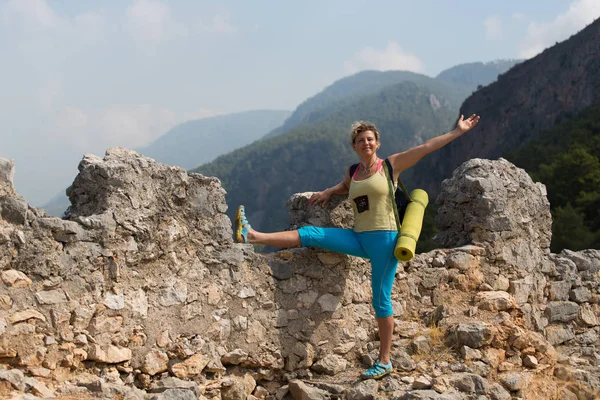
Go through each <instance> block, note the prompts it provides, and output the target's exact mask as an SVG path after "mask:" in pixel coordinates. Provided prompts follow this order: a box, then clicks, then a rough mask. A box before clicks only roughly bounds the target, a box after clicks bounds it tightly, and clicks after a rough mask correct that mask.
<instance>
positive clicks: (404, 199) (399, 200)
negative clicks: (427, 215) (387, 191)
mask: <svg viewBox="0 0 600 400" xmlns="http://www.w3.org/2000/svg"><path fill="white" fill-rule="evenodd" d="M384 161H385V165H386V166H387V168H388V171H389V173H390V174H389V176H390V179H393V176H394V169H393V168H392V163H390V160H388V159H387V158H386V159H385V160H384ZM358 165H359V164H352V165H351V166H350V178H352V176H353V175H354V172H356V169H357V168H358ZM393 183H394V182H392V184H393ZM394 199H395V200H396V207H397V209H398V216H399V217H400V218H399V221H398V222H399V224H402V221H403V220H404V213H405V212H406V207H407V206H408V203H409V202H410V201H411V200H410V195H409V194H408V191H407V190H406V187H405V186H404V184H403V183H402V181H401V180H400V177H399V176H398V185H397V186H396V191H395V192H394Z"/></svg>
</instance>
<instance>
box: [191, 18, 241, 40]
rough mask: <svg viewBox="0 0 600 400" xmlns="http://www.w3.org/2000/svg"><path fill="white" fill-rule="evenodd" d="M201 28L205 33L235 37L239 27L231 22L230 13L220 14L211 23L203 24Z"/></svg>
mask: <svg viewBox="0 0 600 400" xmlns="http://www.w3.org/2000/svg"><path fill="white" fill-rule="evenodd" d="M200 26H201V27H202V29H203V30H204V31H206V32H210V33H214V34H217V35H235V34H236V33H237V32H238V29H237V27H236V26H235V25H234V24H233V23H232V22H231V15H230V14H229V13H218V14H216V15H215V16H214V17H213V18H212V19H211V21H210V22H209V23H204V22H201V23H200Z"/></svg>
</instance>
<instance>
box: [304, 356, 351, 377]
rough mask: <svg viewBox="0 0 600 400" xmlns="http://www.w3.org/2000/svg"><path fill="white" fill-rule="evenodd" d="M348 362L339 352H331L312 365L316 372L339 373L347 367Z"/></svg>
mask: <svg viewBox="0 0 600 400" xmlns="http://www.w3.org/2000/svg"><path fill="white" fill-rule="evenodd" d="M347 364H348V362H347V361H346V360H345V359H344V358H342V357H340V356H338V355H337V354H329V355H327V356H325V357H324V358H322V359H320V360H319V361H317V362H316V363H314V364H313V365H312V366H311V369H312V370H314V371H316V372H321V373H325V374H328V375H337V374H338V373H340V372H342V371H344V370H345V369H346V366H347Z"/></svg>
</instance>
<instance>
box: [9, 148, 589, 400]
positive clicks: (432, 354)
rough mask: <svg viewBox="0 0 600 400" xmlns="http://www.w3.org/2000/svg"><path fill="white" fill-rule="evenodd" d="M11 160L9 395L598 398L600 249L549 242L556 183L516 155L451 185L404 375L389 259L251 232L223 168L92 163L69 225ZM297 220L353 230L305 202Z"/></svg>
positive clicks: (410, 292) (416, 300) (293, 203)
mask: <svg viewBox="0 0 600 400" xmlns="http://www.w3.org/2000/svg"><path fill="white" fill-rule="evenodd" d="M13 175H14V163H13V162H12V161H10V160H6V159H0V216H1V218H0V277H1V281H2V282H1V283H0V397H2V398H15V399H37V398H56V399H139V400H142V399H153V400H160V399H164V400H167V399H182V400H187V399H223V400H238V399H239V400H252V399H271V400H283V399H303V400H304V399H348V400H363V399H379V398H386V399H488V398H489V399H510V398H522V399H540V398H542V399H592V398H596V396H598V394H599V393H600V378H599V377H600V350H599V346H600V341H599V334H600V285H599V282H600V279H599V278H600V251H598V250H585V251H580V252H573V251H568V250H565V251H563V252H562V253H560V254H552V253H551V252H550V250H549V244H550V232H551V223H552V221H551V215H550V211H549V203H548V200H547V199H546V193H545V188H544V186H543V185H542V184H540V183H534V182H532V181H531V179H530V178H529V176H528V175H527V174H526V173H525V172H524V171H523V170H520V169H518V168H516V167H515V166H514V165H512V164H510V163H509V162H507V161H506V160H504V159H499V160H497V161H489V160H481V159H474V160H470V161H468V162H466V163H464V164H463V165H462V166H460V167H459V168H458V169H457V170H456V171H455V172H454V175H453V177H452V178H451V179H448V180H446V181H445V182H444V183H443V187H442V192H441V194H440V196H439V197H438V199H437V202H438V204H439V214H438V217H437V223H438V225H439V226H440V228H441V232H440V233H439V235H438V239H439V240H440V242H441V243H442V244H443V245H444V246H445V247H447V248H445V249H438V250H434V251H431V252H428V253H425V254H419V255H417V256H416V257H415V258H414V259H413V260H412V261H410V262H408V263H404V264H401V265H400V267H399V268H398V272H397V276H396V283H395V287H394V292H393V300H394V311H395V316H394V318H395V321H396V326H395V336H394V342H393V348H392V359H393V362H394V366H395V372H394V373H392V374H391V375H389V376H387V377H384V378H383V379H381V380H379V381H375V380H366V381H360V380H358V377H359V375H360V372H361V371H362V370H363V369H364V368H366V367H368V366H369V365H370V364H371V363H372V362H373V361H374V359H375V357H376V356H377V349H378V343H377V330H376V326H375V321H374V316H373V312H372V309H371V306H370V298H371V296H370V278H369V273H370V271H369V264H368V263H367V262H366V261H365V260H363V259H359V258H355V257H349V256H345V255H340V254H336V253H331V252H327V251H322V250H318V249H310V248H307V249H288V250H282V251H278V252H275V253H271V254H256V253H255V252H254V250H253V247H252V246H251V245H244V244H236V243H233V241H232V227H231V221H230V219H229V218H228V217H227V216H226V215H225V211H226V210H227V204H226V202H225V191H224V189H223V188H222V187H221V185H220V182H219V180H218V179H216V178H213V177H206V176H203V175H200V174H194V173H190V174H188V173H186V171H184V170H182V169H180V168H177V167H171V166H167V165H164V164H160V163H157V162H155V161H154V160H152V159H149V158H146V157H143V156H140V155H138V154H137V153H135V152H133V151H129V150H125V149H121V148H113V149H110V150H108V151H107V153H106V155H105V157H104V158H99V157H96V156H91V155H86V156H85V157H84V158H83V160H82V162H81V163H80V165H79V175H78V176H77V178H76V179H75V181H74V182H73V185H72V186H71V187H70V188H69V189H68V195H69V198H70V199H71V203H72V205H71V207H70V208H69V209H68V210H67V213H66V216H65V218H64V219H60V218H55V217H48V216H46V215H45V212H44V211H43V210H40V209H36V208H34V207H32V206H30V205H29V204H28V203H27V202H26V201H25V199H23V198H22V197H21V196H20V195H18V194H17V193H16V192H15V189H14V187H13ZM288 209H289V210H290V218H291V223H292V226H293V227H298V226H302V225H305V224H309V223H310V224H317V225H321V226H344V227H348V226H351V224H352V213H351V209H350V207H349V204H348V202H347V201H345V199H343V198H338V199H335V201H332V202H330V204H329V205H328V207H327V208H325V209H323V208H320V207H315V208H311V207H309V205H308V194H306V193H304V194H297V195H295V196H293V197H292V198H291V199H290V200H289V201H288Z"/></svg>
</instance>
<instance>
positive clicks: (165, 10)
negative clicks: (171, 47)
mask: <svg viewBox="0 0 600 400" xmlns="http://www.w3.org/2000/svg"><path fill="white" fill-rule="evenodd" d="M126 15H127V24H128V27H129V29H130V31H131V33H132V35H133V37H134V38H135V39H136V40H137V41H139V42H160V41H163V40H165V39H168V38H170V37H172V36H180V35H185V27H184V25H182V24H180V23H178V22H176V21H175V20H174V19H173V17H172V16H171V12H170V11H169V7H168V6H167V5H166V4H163V3H161V2H160V1H156V0H135V1H134V2H133V4H132V5H131V6H130V7H129V8H128V9H127V12H126Z"/></svg>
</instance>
